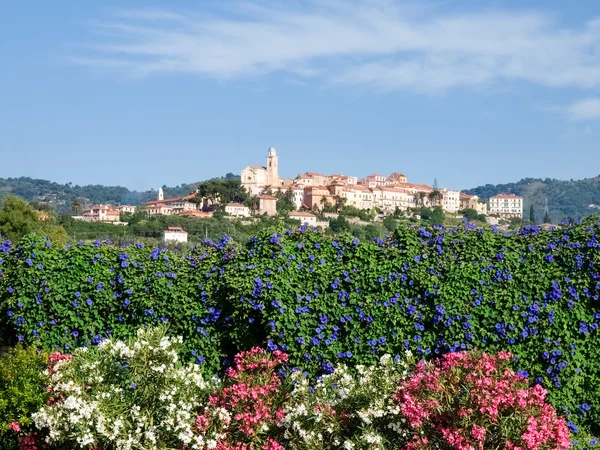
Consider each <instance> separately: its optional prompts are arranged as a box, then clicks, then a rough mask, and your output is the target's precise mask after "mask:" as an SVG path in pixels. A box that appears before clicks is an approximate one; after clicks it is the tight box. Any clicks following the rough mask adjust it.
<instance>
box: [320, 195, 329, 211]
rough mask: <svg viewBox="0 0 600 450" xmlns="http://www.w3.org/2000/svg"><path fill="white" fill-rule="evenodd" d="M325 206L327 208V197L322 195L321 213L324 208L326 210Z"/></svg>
mask: <svg viewBox="0 0 600 450" xmlns="http://www.w3.org/2000/svg"><path fill="white" fill-rule="evenodd" d="M327 206H329V201H328V200H327V196H326V195H324V196H323V197H321V211H325V208H327Z"/></svg>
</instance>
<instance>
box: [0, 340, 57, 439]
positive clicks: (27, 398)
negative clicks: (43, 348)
mask: <svg viewBox="0 0 600 450" xmlns="http://www.w3.org/2000/svg"><path fill="white" fill-rule="evenodd" d="M46 360H47V358H46V356H45V355H44V354H42V353H39V352H38V351H37V350H36V349H35V347H29V348H24V347H23V346H21V345H19V346H17V347H14V348H12V349H10V350H9V351H8V352H7V353H5V354H3V355H1V356H0V447H1V448H2V449H6V450H9V449H13V448H14V449H16V448H17V438H18V433H17V432H15V431H14V430H12V429H11V428H10V426H9V424H10V423H12V422H16V423H18V424H19V427H20V428H21V431H22V432H26V431H28V430H30V429H31V428H32V427H31V425H32V423H33V422H32V420H31V413H33V412H35V411H37V410H38V409H40V408H41V407H42V406H43V405H44V403H45V401H46V399H47V398H48V395H47V392H46V387H47V380H48V379H47V377H46V376H45V375H44V373H43V371H44V369H45V368H46Z"/></svg>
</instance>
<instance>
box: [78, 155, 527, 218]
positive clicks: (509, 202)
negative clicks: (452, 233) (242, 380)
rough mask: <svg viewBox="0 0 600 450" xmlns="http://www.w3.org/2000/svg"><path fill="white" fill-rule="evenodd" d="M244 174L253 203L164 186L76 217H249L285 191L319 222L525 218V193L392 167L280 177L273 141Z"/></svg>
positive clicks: (296, 214) (297, 213)
mask: <svg viewBox="0 0 600 450" xmlns="http://www.w3.org/2000/svg"><path fill="white" fill-rule="evenodd" d="M240 175H241V178H240V183H241V187H242V188H243V189H244V190H245V192H247V194H248V195H249V197H250V198H251V199H253V201H254V203H255V207H254V208H253V207H252V205H248V204H247V203H241V202H240V203H236V202H228V203H225V204H221V202H220V199H219V198H207V197H201V196H200V193H199V191H197V192H193V193H191V194H189V195H186V196H183V197H171V198H165V196H164V193H163V190H162V188H161V189H159V190H158V195H157V198H156V199H155V200H151V201H148V202H146V203H144V204H142V205H139V206H131V205H121V206H118V207H115V206H112V205H94V206H93V207H92V208H90V209H88V210H86V211H85V212H84V213H83V215H81V216H76V218H77V219H79V220H85V221H90V222H95V221H99V222H111V223H120V222H119V220H120V219H119V218H120V217H121V214H122V213H135V212H136V211H140V210H143V211H145V212H146V213H147V214H148V215H149V216H153V215H181V216H191V217H199V218H208V217H211V216H212V215H213V212H214V210H215V209H217V208H219V209H220V210H222V211H224V212H225V213H227V215H229V216H233V217H242V218H243V217H250V216H252V215H253V214H259V215H263V214H267V215H270V216H274V215H276V214H277V202H278V200H279V199H280V198H281V197H282V195H283V194H286V195H287V198H288V199H290V200H291V202H292V204H293V210H292V211H290V212H289V214H288V217H289V218H293V219H297V220H300V221H301V222H307V223H309V224H315V225H317V224H322V223H318V220H317V217H316V215H315V214H313V213H319V212H320V213H323V212H325V211H330V210H331V209H333V210H334V211H335V210H339V209H340V207H354V208H356V209H357V210H363V211H377V213H378V214H379V215H382V216H385V215H389V214H394V213H396V212H398V211H403V212H406V211H410V210H413V209H414V208H419V207H427V208H434V207H439V208H441V209H443V210H444V211H445V212H449V213H456V212H458V211H463V210H473V211H475V212H476V213H477V214H478V215H480V216H486V217H495V218H500V219H512V218H518V219H522V218H523V198H522V197H519V196H516V195H514V194H500V195H496V196H493V197H491V198H489V199H487V201H484V200H483V199H480V198H478V197H477V196H475V195H468V194H463V193H461V192H460V191H458V190H453V189H447V188H444V187H441V188H440V187H438V186H428V185H426V184H416V183H411V182H409V180H408V178H407V176H406V175H404V174H403V173H400V172H393V173H391V174H390V175H388V176H384V175H380V174H372V175H368V176H366V177H364V178H358V177H356V176H352V175H342V174H333V175H323V174H320V173H316V172H304V173H301V174H299V175H297V176H296V177H295V178H282V177H280V175H279V157H278V155H277V150H276V149H275V148H273V147H271V148H269V150H268V153H267V156H266V164H265V165H264V166H262V165H249V166H247V167H245V168H244V169H242V170H241V174H240Z"/></svg>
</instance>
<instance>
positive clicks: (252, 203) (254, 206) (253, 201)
mask: <svg viewBox="0 0 600 450" xmlns="http://www.w3.org/2000/svg"><path fill="white" fill-rule="evenodd" d="M244 205H246V206H247V207H248V208H249V209H250V214H251V215H252V216H254V215H255V214H256V211H258V208H259V207H260V198H258V195H252V196H250V197H248V198H247V199H246V201H245V202H244Z"/></svg>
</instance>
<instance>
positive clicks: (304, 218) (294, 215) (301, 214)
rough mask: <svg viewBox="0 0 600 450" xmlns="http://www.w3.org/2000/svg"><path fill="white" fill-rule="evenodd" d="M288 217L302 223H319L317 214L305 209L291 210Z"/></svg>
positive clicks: (313, 224) (312, 224)
mask: <svg viewBox="0 0 600 450" xmlns="http://www.w3.org/2000/svg"><path fill="white" fill-rule="evenodd" d="M288 219H294V220H299V221H300V223H301V224H305V223H306V224H308V225H311V226H316V225H317V216H315V215H314V214H312V213H309V212H305V211H291V212H290V213H289V214H288Z"/></svg>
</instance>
